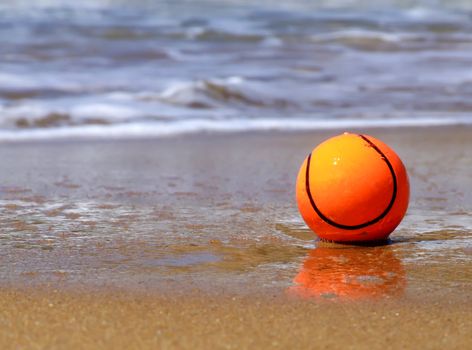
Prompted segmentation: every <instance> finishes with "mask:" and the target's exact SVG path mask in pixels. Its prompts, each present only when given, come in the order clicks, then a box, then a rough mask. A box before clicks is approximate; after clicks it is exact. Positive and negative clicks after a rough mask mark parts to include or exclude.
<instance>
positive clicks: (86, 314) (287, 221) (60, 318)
mask: <svg viewBox="0 0 472 350" xmlns="http://www.w3.org/2000/svg"><path fill="white" fill-rule="evenodd" d="M363 132H365V130H364V131H363ZM367 133H368V134H372V135H375V136H376V137H379V138H380V139H382V140H384V141H386V142H387V143H388V144H390V145H391V146H392V147H393V148H394V149H395V150H396V151H397V152H398V154H399V155H400V156H401V157H402V159H403V160H404V162H405V164H406V166H407V168H408V171H409V174H410V180H411V184H412V198H411V205H410V209H409V212H408V215H407V217H406V219H405V221H404V222H403V223H402V224H401V226H400V227H399V228H398V229H397V231H396V232H395V233H394V234H393V235H392V237H391V238H392V240H391V242H390V244H387V245H383V246H377V247H356V246H343V245H332V244H331V245H330V244H325V243H320V242H315V240H314V236H313V234H312V233H311V232H310V231H309V230H308V229H307V228H306V227H305V225H304V224H303V222H302V221H301V218H300V216H299V214H298V212H297V209H296V204H295V201H294V193H293V191H294V182H295V177H296V173H297V171H298V167H299V165H300V164H301V162H302V160H303V159H304V157H305V156H306V154H307V153H308V152H309V151H310V150H311V148H312V147H313V146H314V145H315V144H317V143H318V142H320V141H321V140H322V139H324V138H326V137H328V136H330V135H332V134H330V133H326V132H323V133H321V132H320V133H261V134H234V135H225V136H221V135H220V136H217V135H210V136H205V137H202V136H192V137H182V138H172V139H162V140H140V141H121V142H114V141H110V142H103V141H97V142H87V143H83V142H49V143H41V144H35V143H24V144H3V145H2V147H1V148H0V158H1V159H2V161H3V162H4V164H7V165H8V166H7V167H5V168H4V169H3V170H2V172H0V207H1V210H0V241H1V243H2V244H1V245H0V277H1V280H2V282H1V285H0V304H1V309H2V314H1V315H0V322H1V324H2V325H4V326H3V328H2V330H0V346H1V347H2V348H6V347H7V345H10V346H12V347H30V345H31V344H39V345H40V346H43V347H47V348H54V346H56V347H63V344H67V347H68V348H74V347H75V348H80V347H87V346H88V347H93V345H94V344H99V345H103V346H107V347H108V348H117V347H121V348H133V347H134V348H155V347H163V348H165V347H166V346H168V347H170V346H174V347H184V348H190V347H191V348H208V347H209V345H210V344H211V345H214V346H217V347H237V348H244V347H251V348H254V347H266V348H267V347H276V346H279V347H281V348H288V347H297V346H299V347H312V348H313V347H323V346H324V347H326V348H329V347H330V346H334V344H336V345H337V346H339V347H347V348H349V346H351V347H352V348H359V347H361V345H362V347H365V348H367V347H369V348H370V347H376V348H380V347H386V346H395V347H398V348H400V347H403V346H408V345H409V346H411V344H415V345H416V346H421V347H423V348H428V347H429V348H444V347H447V348H467V347H468V346H470V344H471V338H470V336H469V335H468V333H467V332H466V331H467V330H468V329H470V327H471V322H472V318H471V316H470V314H471V313H470V310H471V309H472V299H471V296H470V284H471V281H472V275H471V271H472V255H471V253H472V251H471V250H470V247H471V243H472V231H471V227H472V222H471V217H472V215H471V207H470V203H472V198H471V193H470V191H468V188H470V178H469V177H470V167H471V166H472V164H471V159H470V156H469V155H468V151H467V150H468V149H470V148H471V147H472V129H470V128H460V129H459V128H430V129H399V130H388V131H387V130H370V131H368V132H367ZM25 335H27V336H25ZM320 342H321V343H320ZM361 343H362V344H361Z"/></svg>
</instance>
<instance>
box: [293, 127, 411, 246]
mask: <svg viewBox="0 0 472 350" xmlns="http://www.w3.org/2000/svg"><path fill="white" fill-rule="evenodd" d="M409 193H410V186H409V182H408V175H407V172H406V169H405V166H404V165H403V163H402V161H401V159H400V158H399V157H398V155H397V154H396V153H395V152H394V151H393V150H392V149H391V148H390V147H388V146H387V145H386V144H385V143H383V142H382V141H380V140H378V139H376V138H374V137H372V136H368V135H361V134H351V133H344V134H342V135H339V136H335V137H332V138H330V139H328V140H326V141H324V142H323V143H321V144H320V145H318V146H317V147H316V148H315V149H314V150H313V151H312V152H311V153H310V154H309V155H308V157H307V158H306V159H305V161H304V162H303V164H302V166H301V168H300V171H299V173H298V178H297V185H296V198H297V203H298V208H299V210H300V213H301V215H302V217H303V219H304V220H305V222H306V224H307V225H308V226H309V227H310V228H311V229H312V230H313V231H314V232H315V233H316V234H317V236H318V237H319V238H320V239H322V240H327V241H333V242H363V241H377V240H385V239H387V237H388V236H389V234H390V233H391V232H392V231H393V230H394V229H395V228H396V227H397V226H398V224H399V223H400V222H401V220H402V219H403V217H404V215H405V213H406V210H407V208H408V201H409Z"/></svg>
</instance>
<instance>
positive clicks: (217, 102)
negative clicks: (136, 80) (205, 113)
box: [143, 76, 289, 109]
mask: <svg viewBox="0 0 472 350" xmlns="http://www.w3.org/2000/svg"><path fill="white" fill-rule="evenodd" d="M245 82H246V81H245V80H244V78H242V77H239V76H233V77H229V78H227V79H206V80H199V81H195V82H182V83H175V84H173V85H171V86H169V87H168V88H167V89H165V90H164V91H163V92H162V93H161V94H160V95H159V96H157V97H156V96H154V97H153V96H144V97H143V98H144V99H146V98H147V99H157V100H160V101H161V102H164V103H170V104H174V105H180V106H185V107H190V108H204V109H211V108H216V107H219V106H224V105H225V106H228V105H238V106H241V105H242V106H249V107H282V106H283V105H287V104H289V102H288V101H285V100H283V99H281V98H277V97H275V96H268V95H267V94H263V93H262V92H260V91H258V90H257V89H254V88H252V87H251V85H250V84H243V83H245Z"/></svg>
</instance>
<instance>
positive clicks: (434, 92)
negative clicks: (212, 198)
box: [0, 0, 472, 141]
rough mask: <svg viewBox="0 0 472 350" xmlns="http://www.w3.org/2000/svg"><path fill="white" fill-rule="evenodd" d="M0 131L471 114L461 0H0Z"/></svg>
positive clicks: (13, 135) (62, 134) (361, 122)
mask: <svg viewBox="0 0 472 350" xmlns="http://www.w3.org/2000/svg"><path fill="white" fill-rule="evenodd" d="M0 44H1V46H0V141H15V140H37V139H55V138H88V137H105V138H121V137H148V136H152V137H155V136H166V135H178V134H182V133H197V132H224V131H246V130H298V129H300V130H304V129H326V128H340V129H343V128H353V127H362V128H364V127H372V126H375V127H395V126H411V125H419V126H429V125H465V124H472V116H471V111H472V1H469V0H462V1H461V0H423V1H421V0H416V1H413V0H412V1H406V0H405V1H402V0H375V1H362V0H329V1H328V0H325V1H308V0H283V1H275V0H272V1H269V0H264V1H247V0H213V1H212V0H193V1H190V0H188V1H184V0H174V1H173V0H163V1H144V0H141V1H130V0H129V1H119V0H116V1H111V0H110V1H105V0H93V1H92V0H86V1H65V0H63V1H59V0H57V1H53V0H51V1H21V0H20V1H18V0H16V1H15V0H9V1H5V0H3V1H1V2H0Z"/></svg>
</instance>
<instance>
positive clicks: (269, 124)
mask: <svg viewBox="0 0 472 350" xmlns="http://www.w3.org/2000/svg"><path fill="white" fill-rule="evenodd" d="M453 125H464V126H467V125H469V126H472V118H456V119H452V118H421V119H398V118H397V119H375V120H372V119H371V120H365V119H364V120H362V119H342V120H339V119H338V120H333V119H330V120H314V119H227V120H208V119H187V120H179V121H173V122H147V123H123V124H114V125H84V126H75V127H63V128H48V129H30V130H0V142H21V141H33V140H57V139H126V138H158V137H170V136H176V135H183V134H197V133H234V132H247V131H310V130H336V129H341V130H348V129H369V128H392V127H430V126H453Z"/></svg>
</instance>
